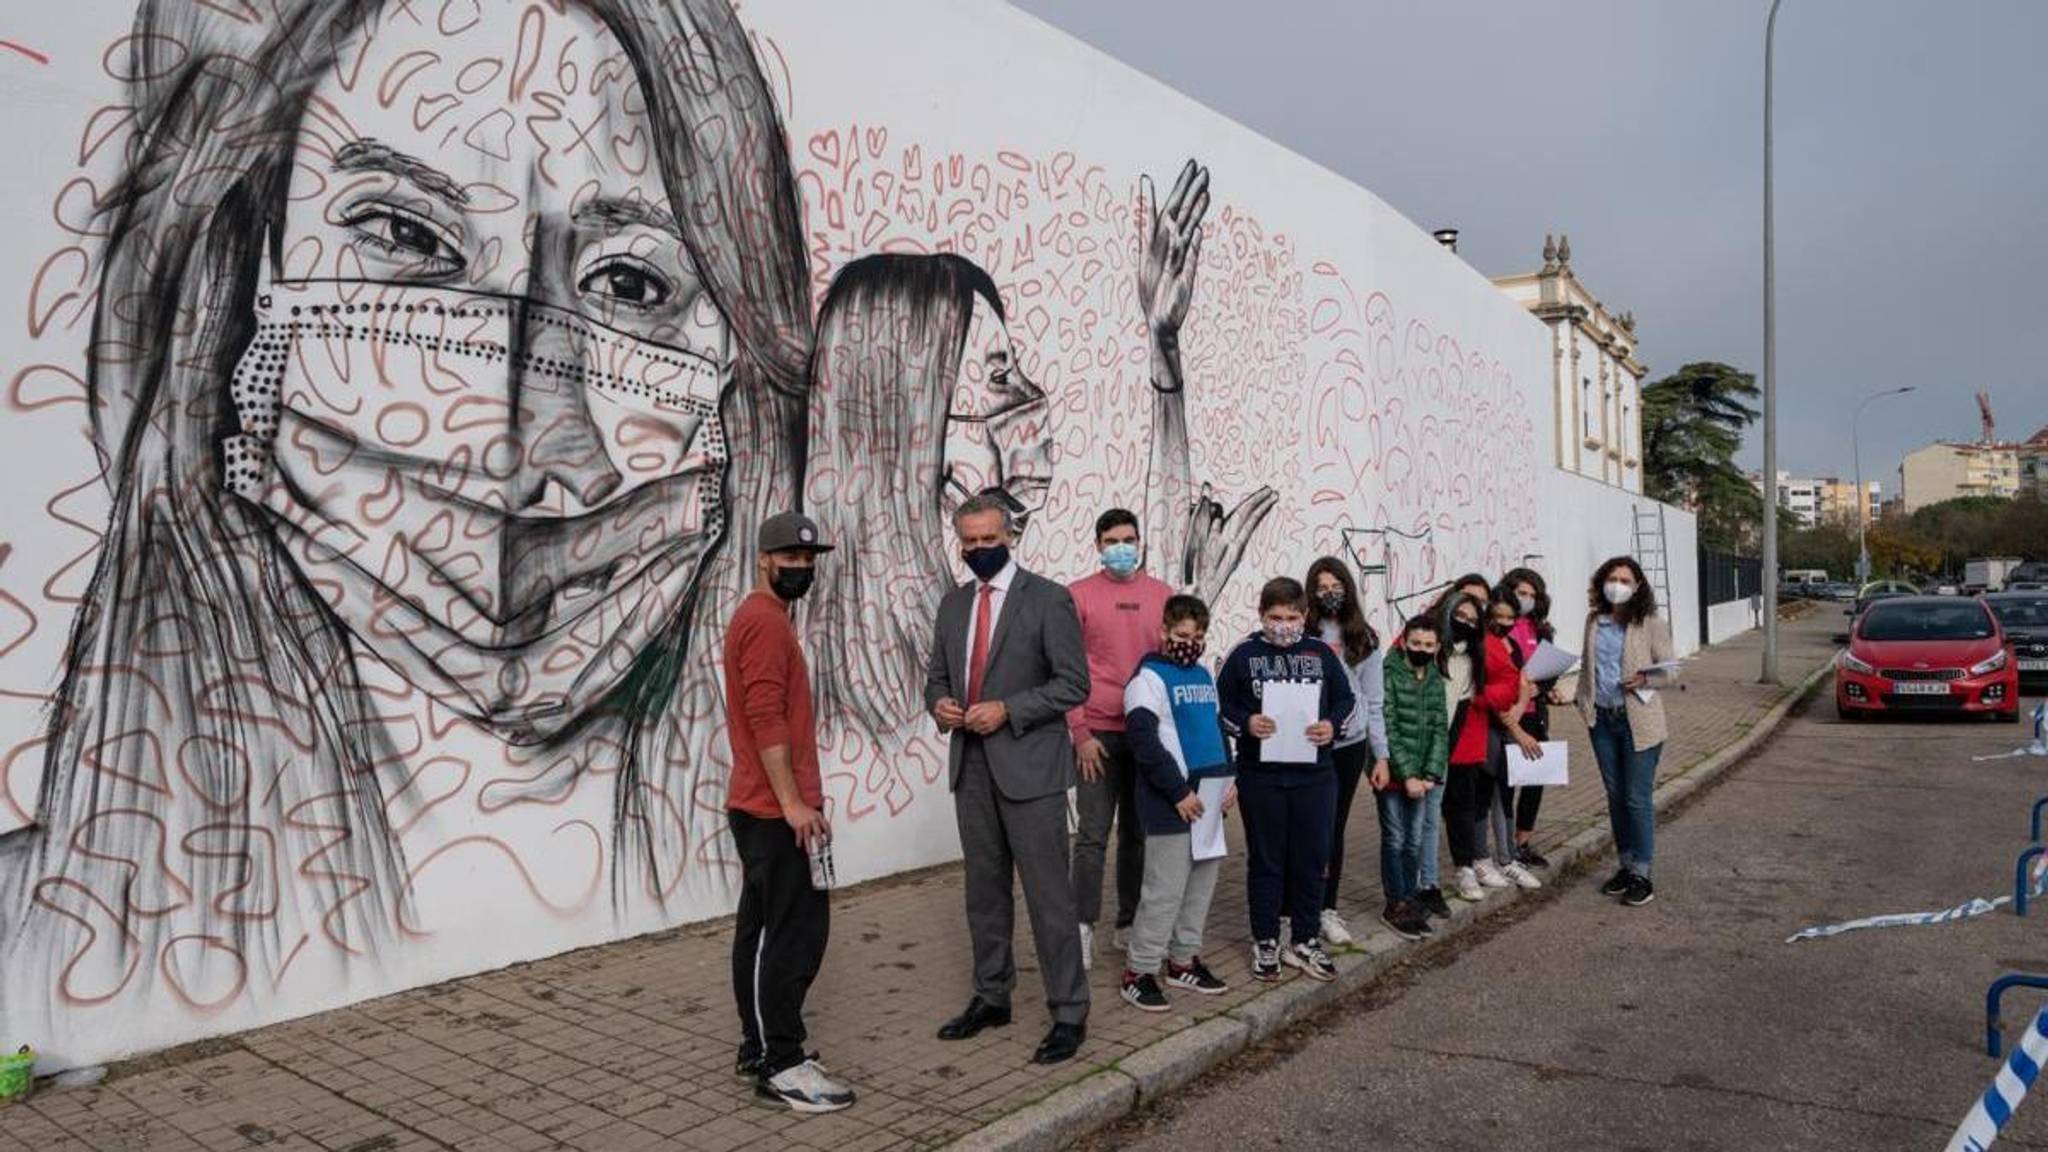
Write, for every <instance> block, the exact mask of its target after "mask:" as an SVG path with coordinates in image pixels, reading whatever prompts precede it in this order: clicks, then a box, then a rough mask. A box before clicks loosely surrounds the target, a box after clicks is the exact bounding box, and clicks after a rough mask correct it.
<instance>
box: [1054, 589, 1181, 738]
mask: <svg viewBox="0 0 2048 1152" xmlns="http://www.w3.org/2000/svg"><path fill="white" fill-rule="evenodd" d="M1067 590H1068V591H1069V592H1071V593H1073V596H1074V609H1075V611H1077V612H1079V613H1080V614H1081V645H1082V647H1084V648H1086V649H1087V651H1088V680H1089V682H1090V687H1089V689H1088V702H1087V703H1086V704H1083V705H1082V706H1080V707H1079V708H1076V709H1074V710H1073V711H1072V712H1069V713H1067V728H1068V729H1069V731H1071V732H1072V733H1073V736H1074V742H1075V743H1076V744H1079V743H1080V742H1081V741H1083V740H1085V739H1087V736H1088V733H1090V732H1121V731H1123V730H1124V685H1126V684H1128V683H1130V679H1131V675H1132V674H1133V673H1135V672H1136V671H1137V670H1138V662H1139V661H1141V660H1143V659H1144V658H1145V657H1147V656H1149V655H1151V654H1152V653H1154V652H1157V651H1159V624H1160V619H1161V617H1162V616H1164V614H1165V611H1166V600H1167V597H1169V596H1172V595H1173V589H1172V588H1171V587H1169V586H1168V585H1167V583H1166V581H1164V580H1161V579H1159V578H1158V577H1156V576H1151V575H1148V574H1146V573H1144V572H1138V573H1136V574H1135V575H1133V576H1132V577H1131V578H1130V579H1129V580H1118V579H1117V578H1116V577H1114V576H1111V575H1110V574H1109V573H1108V572H1097V573H1095V574H1094V575H1093V576H1087V577H1084V578H1082V579H1080V580H1076V581H1074V583H1073V584H1071V585H1069V586H1068V588H1067Z"/></svg>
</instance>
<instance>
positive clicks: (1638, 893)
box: [1621, 876, 1657, 908]
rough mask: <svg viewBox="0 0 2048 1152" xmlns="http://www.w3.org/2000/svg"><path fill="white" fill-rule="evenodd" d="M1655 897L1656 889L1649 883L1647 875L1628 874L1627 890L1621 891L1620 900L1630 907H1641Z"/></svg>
mask: <svg viewBox="0 0 2048 1152" xmlns="http://www.w3.org/2000/svg"><path fill="white" fill-rule="evenodd" d="M1656 898H1657V889H1656V888H1654V887H1652V886H1651V884H1650V878H1649V877H1647V876H1630V877H1629V878H1628V891H1626V892H1624V893H1622V896H1621V902H1622V903H1623V904H1626V905H1628V906H1629V907H1631V908H1641V907H1642V906H1643V905H1645V904H1648V903H1649V902H1650V901H1652V900H1655V899H1656Z"/></svg>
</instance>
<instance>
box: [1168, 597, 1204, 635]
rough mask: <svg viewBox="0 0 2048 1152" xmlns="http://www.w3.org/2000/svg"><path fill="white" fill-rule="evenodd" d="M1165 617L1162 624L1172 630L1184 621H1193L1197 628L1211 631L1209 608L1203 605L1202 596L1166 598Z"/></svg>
mask: <svg viewBox="0 0 2048 1152" xmlns="http://www.w3.org/2000/svg"><path fill="white" fill-rule="evenodd" d="M1163 616H1164V617H1165V619H1164V620H1163V621H1162V623H1164V624H1165V625H1166V626H1167V627H1168V628H1172V627H1173V626H1174V625H1175V624H1178V623H1180V622H1181V621H1183V620H1193V621H1194V622H1195V626H1196V627H1198V628H1200V629H1201V630H1202V631H1204V632H1207V631H1208V630H1209V606H1208V605H1207V604H1204V603H1202V598H1201V597H1200V596H1189V595H1187V594H1186V593H1179V594H1176V595H1173V596H1168V597H1167V598H1166V611H1165V612H1164V613H1163Z"/></svg>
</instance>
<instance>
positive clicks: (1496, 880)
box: [1475, 860, 1515, 888]
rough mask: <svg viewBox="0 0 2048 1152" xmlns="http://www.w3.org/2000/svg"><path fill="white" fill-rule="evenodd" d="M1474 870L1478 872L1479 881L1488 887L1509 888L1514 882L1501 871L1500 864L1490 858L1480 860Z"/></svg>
mask: <svg viewBox="0 0 2048 1152" xmlns="http://www.w3.org/2000/svg"><path fill="white" fill-rule="evenodd" d="M1475 871H1476V872H1477V873H1478V876H1479V883H1480V884H1482V885H1484V886H1485V887H1488V888H1509V887H1513V885H1514V883H1515V882H1514V881H1513V880H1510V879H1508V878H1507V877H1506V876H1505V875H1503V874H1502V873H1501V870H1500V865H1498V864H1495V863H1494V862H1493V861H1491V860H1481V861H1480V862H1479V866H1478V868H1477V869H1475Z"/></svg>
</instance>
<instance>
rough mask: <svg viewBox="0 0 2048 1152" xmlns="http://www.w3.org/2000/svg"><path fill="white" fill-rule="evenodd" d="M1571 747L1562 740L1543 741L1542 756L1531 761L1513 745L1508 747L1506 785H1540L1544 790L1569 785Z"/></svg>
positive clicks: (1517, 786) (1518, 786)
mask: <svg viewBox="0 0 2048 1152" xmlns="http://www.w3.org/2000/svg"><path fill="white" fill-rule="evenodd" d="M1570 759H1571V747H1570V745H1568V744H1566V743H1565V742H1564V741H1562V740H1545V741H1544V742H1543V755H1542V756H1541V757H1539V758H1538V759H1535V760H1531V759H1529V758H1528V757H1527V756H1524V755H1522V750H1521V749H1520V748H1516V747H1514V746H1513V745H1510V746H1509V747H1508V783H1509V784H1510V785H1511V786H1513V787H1516V788H1520V787H1522V786H1523V785H1525V784H1541V785H1543V786H1544V787H1546V788H1562V787H1564V786H1565V785H1567V784H1570V783H1571V773H1570V771H1569V768H1570Z"/></svg>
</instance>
